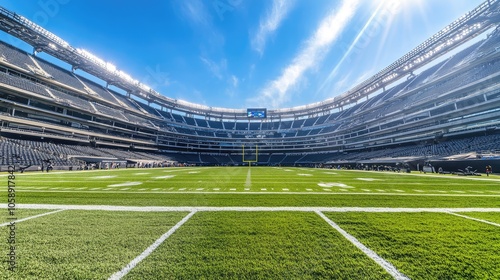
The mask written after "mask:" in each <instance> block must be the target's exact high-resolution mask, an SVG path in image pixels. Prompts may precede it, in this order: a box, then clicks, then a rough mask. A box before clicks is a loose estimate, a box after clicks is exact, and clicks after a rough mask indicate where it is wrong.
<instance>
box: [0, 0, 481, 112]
mask: <svg viewBox="0 0 500 280" xmlns="http://www.w3.org/2000/svg"><path fill="white" fill-rule="evenodd" d="M482 2H483V1H479V0H332V1H326V0H314V1H310V0H170V1H162V0H143V1H141V2H138V1H117V0H116V1H115V0H109V1H106V0H99V1H97V0H24V1H19V0H3V1H2V2H1V3H0V5H2V6H4V7H5V8H7V9H9V10H11V11H14V12H16V13H18V14H21V15H23V16H25V17H26V18H28V19H30V20H32V21H33V22H35V23H37V24H39V25H40V26H42V27H44V28H45V29H47V30H49V31H50V32H52V33H54V34H56V35H58V36H59V37H61V38H63V39H64V40H65V41H67V42H68V43H69V44H71V45H72V46H74V47H77V48H82V49H85V50H87V51H89V52H91V53H93V54H94V55H96V56H98V57H100V58H102V59H104V60H105V61H108V62H110V63H112V64H114V65H116V67H117V68H118V69H120V70H122V71H124V72H126V73H128V74H130V75H131V76H132V77H134V78H135V79H137V80H139V81H140V82H142V83H144V84H146V85H148V86H150V87H151V88H154V89H155V90H156V91H158V92H160V93H161V94H163V95H166V96H168V97H171V98H176V99H182V100H185V101H188V102H193V103H199V104H203V105H207V106H212V107H224V108H235V109H241V108H246V107H267V108H270V109H274V108H285V107H294V106H300V105H305V104H309V103H313V102H319V101H322V100H325V99H328V98H331V97H334V96H336V95H338V94H341V93H344V92H345V91H347V90H349V89H350V88H351V87H353V86H354V85H356V84H357V83H359V82H361V81H363V80H364V79H366V78H369V77H370V76H371V75H373V74H375V73H376V72H378V71H379V70H380V69H382V68H384V67H385V66H387V65H389V64H390V63H392V62H393V61H394V60H396V59H398V58H399V57H401V56H402V55H404V54H405V53H407V52H408V51H410V50H411V49H413V48H414V47H416V46H417V45H418V44H420V43H422V42H423V41H424V40H425V39H427V38H429V37H430V36H431V35H433V34H434V33H436V32H438V31H439V30H441V29H442V28H443V27H445V26H446V25H448V24H449V23H451V22H452V21H453V20H455V19H457V18H458V17H460V16H462V15H463V14H465V13H466V12H468V11H470V10H472V9H473V8H475V7H476V6H478V5H479V4H480V3H482ZM29 3H31V4H29ZM137 3H141V4H140V5H139V4H137ZM0 39H1V40H4V41H6V42H8V43H10V44H13V45H16V46H18V47H21V48H24V49H26V50H29V51H31V49H30V48H28V47H27V46H26V45H25V44H23V43H21V42H18V41H16V40H14V39H13V38H10V37H9V36H7V35H6V34H3V33H2V34H0ZM42 56H43V55H42Z"/></svg>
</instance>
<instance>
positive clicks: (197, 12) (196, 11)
mask: <svg viewBox="0 0 500 280" xmlns="http://www.w3.org/2000/svg"><path fill="white" fill-rule="evenodd" d="M180 3H182V4H181V10H182V13H183V15H184V16H186V17H187V18H188V19H189V20H190V21H191V22H193V23H195V24H199V25H203V26H210V25H211V24H212V23H211V21H212V17H211V16H210V14H209V13H208V11H207V8H206V7H205V5H204V4H203V2H202V1H200V0H196V1H181V2H180Z"/></svg>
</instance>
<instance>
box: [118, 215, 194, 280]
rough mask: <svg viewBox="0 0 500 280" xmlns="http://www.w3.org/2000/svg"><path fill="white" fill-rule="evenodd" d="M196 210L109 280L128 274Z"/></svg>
mask: <svg viewBox="0 0 500 280" xmlns="http://www.w3.org/2000/svg"><path fill="white" fill-rule="evenodd" d="M195 213H196V211H192V212H191V213H189V214H188V215H187V216H186V217H184V218H183V219H182V220H181V221H180V222H178V223H177V224H176V225H175V226H174V227H172V228H171V229H170V230H169V231H167V232H166V233H165V234H163V235H162V236H161V237H160V238H158V239H157V240H156V241H155V242H154V243H153V244H151V246H149V247H148V248H147V249H146V250H144V252H142V253H141V254H140V255H139V256H137V257H136V258H135V259H133V260H132V261H131V262H130V263H128V264H127V265H126V266H125V267H124V268H122V270H120V271H118V272H116V273H114V274H113V275H111V276H110V277H109V278H108V280H118V279H121V278H122V277H123V276H125V275H127V274H128V273H129V272H130V271H131V270H132V269H134V267H136V266H137V264H139V262H141V261H142V260H143V259H145V258H147V257H148V256H149V255H150V254H151V253H153V251H154V250H155V249H156V248H158V246H160V245H161V244H162V243H163V241H165V240H166V239H167V238H169V237H170V235H172V234H173V233H174V232H175V231H176V230H177V229H178V228H180V227H181V226H182V225H183V224H184V223H185V222H187V220H189V218H191V217H192V216H193V215H194V214H195Z"/></svg>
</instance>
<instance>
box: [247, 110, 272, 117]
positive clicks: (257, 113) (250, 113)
mask: <svg viewBox="0 0 500 280" xmlns="http://www.w3.org/2000/svg"><path fill="white" fill-rule="evenodd" d="M247 117H248V118H256V119H264V118H266V117H267V109H266V108H251V109H247Z"/></svg>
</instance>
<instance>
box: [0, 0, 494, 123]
mask: <svg viewBox="0 0 500 280" xmlns="http://www.w3.org/2000/svg"><path fill="white" fill-rule="evenodd" d="M499 21H500V0H487V1H485V2H483V3H482V4H480V5H479V6H478V7H476V8H475V9H473V10H472V11H470V12H468V13H466V14H465V15H463V16H462V17H460V18H459V19H457V20H455V21H454V22H452V23H451V24H449V25H448V26H446V27H445V28H443V29H442V30H441V31H439V32H438V33H436V34H434V35H433V36H431V37H430V38H429V39H427V40H426V41H425V42H423V43H422V44H420V45H419V46H417V47H416V48H414V49H413V50H411V51H410V52H408V53H407V54H405V55H404V56H402V57H401V58H399V59H398V60H396V61H395V62H393V63H392V64H391V65H389V66H387V67H386V68H384V69H382V70H381V71H379V72H378V73H376V74H375V75H374V76H372V77H370V78H369V79H367V80H365V81H364V82H362V83H360V84H358V85H356V86H354V87H353V88H352V89H351V90H349V91H347V92H345V93H343V94H340V95H338V96H336V97H334V98H330V99H327V100H324V101H321V102H316V103H311V104H306V105H302V106H296V107H291V108H280V109H269V110H268V111H267V115H268V117H270V118H271V119H286V118H297V117H301V116H313V115H322V114H328V113H330V112H331V111H332V110H339V111H340V110H343V109H344V107H346V106H348V105H351V104H355V103H356V102H357V101H359V100H362V99H363V98H367V97H368V96H369V95H370V94H373V93H375V92H377V91H378V90H380V89H384V88H385V87H386V86H388V85H390V84H391V83H394V82H395V81H397V80H399V79H401V78H403V77H405V76H407V75H413V71H415V70H416V69H419V68H421V67H423V66H425V65H427V64H429V63H430V62H432V61H434V60H435V59H437V58H439V57H441V56H442V55H444V54H446V53H448V52H450V51H452V50H453V49H455V48H457V47H458V46H460V45H462V44H463V43H465V42H467V41H469V40H471V39H473V38H475V37H476V36H478V35H480V34H483V33H484V32H486V31H487V30H489V29H491V28H494V27H495V26H497V25H498V22H499ZM0 30H3V31H5V32H7V33H8V34H11V35H13V36H15V37H17V38H19V39H21V40H23V41H24V42H26V43H28V44H29V45H31V46H32V47H33V52H34V53H35V54H36V53H38V52H45V53H47V54H49V55H51V56H53V57H55V58H58V59H60V60H62V61H64V62H66V63H68V64H70V65H72V67H73V70H76V69H81V70H83V71H85V72H87V73H89V74H91V75H94V76H95V77H97V78H99V79H102V80H104V81H106V83H107V84H108V85H113V86H116V87H118V88H120V89H123V90H124V91H126V92H127V93H129V94H131V95H134V96H137V97H139V98H141V99H143V100H146V101H147V102H150V103H154V104H157V105H159V106H160V107H162V108H166V109H172V110H176V111H180V112H185V113H188V114H197V115H201V116H205V117H208V118H216V119H247V114H246V110H245V109H230V108H219V107H210V106H205V105H201V104H195V103H191V102H187V101H184V100H180V99H173V98H169V97H167V96H164V95H162V94H160V93H158V92H156V91H155V90H154V89H152V88H149V87H148V86H147V85H144V84H141V83H140V82H139V81H137V80H136V79H134V78H133V77H131V76H130V75H128V74H127V73H125V72H123V71H121V70H119V69H117V67H116V66H115V65H112V64H110V63H108V62H106V61H105V60H103V59H101V58H99V57H97V56H95V55H93V54H92V53H90V52H88V51H86V50H83V49H80V48H75V47H73V46H71V45H70V44H69V43H68V42H66V41H65V40H64V39H62V38H60V37H58V36H57V35H55V34H53V33H51V32H49V31H47V30H46V29H44V28H42V27H41V26H39V25H37V24H35V23H33V22H32V21H30V20H28V19H26V18H25V17H23V16H21V15H18V14H16V13H14V12H12V11H9V10H7V9H5V8H3V7H1V6H0Z"/></svg>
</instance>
